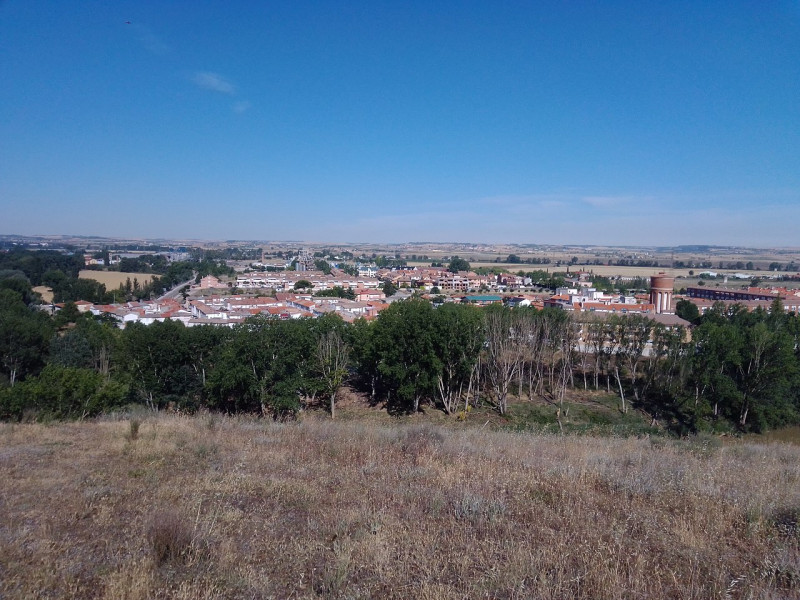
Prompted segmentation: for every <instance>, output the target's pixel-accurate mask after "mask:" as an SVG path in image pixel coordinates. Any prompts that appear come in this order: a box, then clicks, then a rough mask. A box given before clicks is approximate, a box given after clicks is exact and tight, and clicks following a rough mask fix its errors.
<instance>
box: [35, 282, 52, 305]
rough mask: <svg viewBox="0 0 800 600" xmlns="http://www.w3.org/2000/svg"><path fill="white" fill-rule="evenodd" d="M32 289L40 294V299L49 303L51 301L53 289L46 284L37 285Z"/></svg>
mask: <svg viewBox="0 0 800 600" xmlns="http://www.w3.org/2000/svg"><path fill="white" fill-rule="evenodd" d="M33 291H34V292H36V293H37V294H41V295H42V300H44V301H45V302H47V303H50V302H52V301H53V290H52V289H51V288H49V287H47V286H46V285H37V286H36V287H34V288H33Z"/></svg>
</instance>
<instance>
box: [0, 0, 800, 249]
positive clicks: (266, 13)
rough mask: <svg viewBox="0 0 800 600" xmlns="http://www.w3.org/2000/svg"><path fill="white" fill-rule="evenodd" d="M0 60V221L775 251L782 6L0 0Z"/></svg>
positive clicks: (788, 168) (799, 139)
mask: <svg viewBox="0 0 800 600" xmlns="http://www.w3.org/2000/svg"><path fill="white" fill-rule="evenodd" d="M128 21H130V23H127V22H128ZM0 56H1V57H2V60H0V82H1V83H0V233H19V234H61V233H64V234H86V235H107V236H136V237H192V238H198V239H258V240H280V239H304V240H309V241H329V242H360V241H373V242H403V241H474V242H520V243H597V244H659V245H672V244H684V243H713V244H736V245H749V246H765V245H770V246H800V1H797V0H793V1H774V2H763V1H759V2H730V1H728V2H711V1H709V2H696V1H692V2H611V1H609V2H546V1H542V2H469V1H461V2H435V1H430V0H429V1H426V2H396V3H388V2H379V1H368V2H355V1H353V2H303V1H287V2H200V3H197V2H161V1H158V2H156V1H137V2H132V1H115V2H80V3H78V2H63V1H57V2H48V1H41V2H35V1H28V0H5V1H2V0H0Z"/></svg>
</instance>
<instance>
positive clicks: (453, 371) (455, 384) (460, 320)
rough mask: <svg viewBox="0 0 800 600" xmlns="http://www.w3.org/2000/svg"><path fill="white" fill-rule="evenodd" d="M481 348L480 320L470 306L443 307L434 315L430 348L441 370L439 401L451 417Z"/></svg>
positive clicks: (439, 372) (468, 380)
mask: <svg viewBox="0 0 800 600" xmlns="http://www.w3.org/2000/svg"><path fill="white" fill-rule="evenodd" d="M482 346H483V319H482V315H481V313H480V309H479V308H477V307H475V306H471V305H461V304H443V305H442V306H440V307H439V308H437V309H436V310H435V311H434V312H433V349H434V352H435V354H436V357H437V359H438V364H439V365H441V368H440V369H439V370H438V374H437V376H436V391H437V393H438V400H439V402H441V405H442V408H443V409H444V411H445V412H446V413H447V414H452V413H453V412H454V411H455V410H456V407H457V405H458V403H459V402H460V400H461V398H462V395H463V393H464V392H465V391H466V389H465V388H466V386H468V385H469V382H470V378H471V377H472V376H473V372H474V368H475V365H476V364H477V361H478V355H479V354H480V351H481V348H482Z"/></svg>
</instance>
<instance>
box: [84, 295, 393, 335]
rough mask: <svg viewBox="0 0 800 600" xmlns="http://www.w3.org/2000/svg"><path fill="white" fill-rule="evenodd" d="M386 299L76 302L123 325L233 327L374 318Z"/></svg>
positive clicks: (211, 298)
mask: <svg viewBox="0 0 800 600" xmlns="http://www.w3.org/2000/svg"><path fill="white" fill-rule="evenodd" d="M383 300H384V296H383V292H381V291H380V290H362V292H361V293H360V294H359V296H357V299H356V300H348V299H345V298H332V297H324V298H321V297H316V296H312V295H310V294H291V293H282V292H279V293H277V294H276V295H275V297H272V296H247V295H243V294H242V295H233V296H224V295H210V296H205V297H203V298H201V299H195V300H187V301H186V302H185V303H181V302H179V301H178V300H172V299H167V300H157V301H150V302H126V303H123V304H92V303H90V302H84V301H80V302H76V305H77V307H78V310H80V311H81V312H91V313H92V314H94V315H98V316H99V315H107V316H109V317H112V318H114V319H115V320H116V321H117V322H118V324H119V326H120V327H125V326H126V325H127V324H128V323H142V324H143V325H150V324H151V323H155V322H159V321H166V320H168V319H169V320H172V321H180V322H182V323H183V324H184V325H186V326H187V327H195V326H198V325H217V326H226V327H233V326H234V325H237V324H239V323H242V322H244V320H245V319H247V318H249V317H253V316H256V315H263V316H265V317H269V318H275V319H299V318H301V317H311V318H315V317H320V316H322V315H325V314H330V313H334V314H337V315H339V316H340V317H341V318H342V319H344V320H345V321H348V322H352V321H355V320H356V319H358V318H365V319H373V318H375V317H376V316H377V315H378V313H379V312H380V311H381V310H383V309H384V308H386V306H388V304H386V303H385V302H384V301H383Z"/></svg>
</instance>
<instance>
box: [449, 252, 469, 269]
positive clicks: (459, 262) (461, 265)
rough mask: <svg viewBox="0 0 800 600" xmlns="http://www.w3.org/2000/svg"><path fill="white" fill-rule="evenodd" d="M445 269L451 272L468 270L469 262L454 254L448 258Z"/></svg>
mask: <svg viewBox="0 0 800 600" xmlns="http://www.w3.org/2000/svg"><path fill="white" fill-rule="evenodd" d="M447 270H448V271H450V272H451V273H458V272H459V271H469V263H468V262H467V261H466V260H464V259H463V258H459V257H458V256H454V257H453V258H451V259H450V262H449V263H448V265H447Z"/></svg>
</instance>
